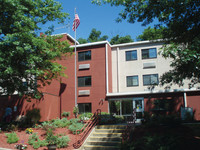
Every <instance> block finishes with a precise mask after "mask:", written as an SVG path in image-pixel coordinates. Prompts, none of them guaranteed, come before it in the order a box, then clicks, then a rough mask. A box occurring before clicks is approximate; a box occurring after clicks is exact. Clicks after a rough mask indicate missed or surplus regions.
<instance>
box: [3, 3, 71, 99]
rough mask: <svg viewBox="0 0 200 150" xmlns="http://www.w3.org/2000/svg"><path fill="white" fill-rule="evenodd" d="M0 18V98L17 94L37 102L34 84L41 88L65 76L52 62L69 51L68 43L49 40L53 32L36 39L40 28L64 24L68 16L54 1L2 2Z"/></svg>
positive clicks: (51, 38)
mask: <svg viewBox="0 0 200 150" xmlns="http://www.w3.org/2000/svg"><path fill="white" fill-rule="evenodd" d="M0 16H1V17H0V22H1V24H0V35H1V36H0V70H1V71H0V78H1V82H0V87H2V90H1V93H0V94H1V95H2V94H5V93H6V94H13V93H14V92H15V91H18V92H19V94H20V95H24V94H25V95H27V96H35V97H36V98H40V96H41V95H40V94H39V93H40V92H39V91H38V88H37V87H39V86H40V85H39V84H36V83H37V81H39V82H40V83H41V85H43V86H44V85H46V84H49V83H50V82H51V81H52V79H55V78H57V77H58V76H65V74H64V69H65V68H64V67H63V66H62V65H60V64H58V63H57V62H56V61H55V60H56V59H58V58H61V56H63V55H64V54H66V53H68V52H70V51H71V50H70V48H69V44H68V43H67V41H63V42H61V41H58V40H56V39H59V38H61V36H50V33H51V31H52V28H49V30H48V32H46V33H45V34H46V35H47V36H38V33H39V32H40V30H41V28H40V26H42V25H44V24H46V23H50V22H51V21H58V23H64V21H65V19H66V17H67V16H68V14H67V13H64V12H62V6H61V4H60V3H58V2H56V1H54V0H37V1H35V0H29V1H28V0H26V1H23V0H12V1H10V0H3V1H1V5H0ZM50 30H51V31H50ZM22 80H24V81H26V82H22Z"/></svg>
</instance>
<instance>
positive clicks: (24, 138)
mask: <svg viewBox="0 0 200 150" xmlns="http://www.w3.org/2000/svg"><path fill="white" fill-rule="evenodd" d="M35 132H37V133H38V135H39V138H40V139H41V140H42V139H44V136H45V131H44V130H42V129H39V128H38V129H34V128H33V133H35ZM5 133H8V132H3V131H2V132H1V133H0V147H1V148H9V149H15V145H16V144H17V143H14V144H8V143H7V138H6V135H5ZM9 133H10V132H9ZM15 133H16V134H17V135H18V137H19V141H18V143H21V142H24V144H26V145H28V138H29V136H30V134H27V133H26V132H25V130H18V131H15ZM54 133H55V134H65V135H68V136H69V138H70V142H69V143H68V147H66V148H60V149H59V150H73V149H74V148H73V143H74V142H75V141H76V135H73V134H72V133H71V132H70V131H69V130H68V129H66V128H57V129H56V130H55V131H54ZM27 150H34V148H33V147H32V146H30V145H28V148H27ZM38 150H47V147H40V148H39V149H38Z"/></svg>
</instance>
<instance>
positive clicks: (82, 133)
mask: <svg viewBox="0 0 200 150" xmlns="http://www.w3.org/2000/svg"><path fill="white" fill-rule="evenodd" d="M100 115H101V110H100V109H97V111H96V112H95V113H94V115H93V116H92V117H91V118H90V119H89V120H88V121H87V122H86V123H85V125H84V126H83V128H82V129H81V130H76V135H77V138H76V142H75V143H74V144H73V147H74V148H75V149H78V148H80V147H81V145H82V144H83V142H84V141H85V139H86V138H87V136H88V134H89V133H90V132H91V130H92V129H93V128H94V127H95V126H96V125H97V124H98V123H99V119H100Z"/></svg>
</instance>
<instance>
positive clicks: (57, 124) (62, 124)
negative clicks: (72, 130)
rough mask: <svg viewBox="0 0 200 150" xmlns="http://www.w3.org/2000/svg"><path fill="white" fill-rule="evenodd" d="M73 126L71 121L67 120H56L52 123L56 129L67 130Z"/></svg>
mask: <svg viewBox="0 0 200 150" xmlns="http://www.w3.org/2000/svg"><path fill="white" fill-rule="evenodd" d="M70 124H71V122H70V120H67V118H63V119H59V118H58V119H54V120H53V121H52V125H53V126H54V127H56V128H65V127H68V126H69V125H70Z"/></svg>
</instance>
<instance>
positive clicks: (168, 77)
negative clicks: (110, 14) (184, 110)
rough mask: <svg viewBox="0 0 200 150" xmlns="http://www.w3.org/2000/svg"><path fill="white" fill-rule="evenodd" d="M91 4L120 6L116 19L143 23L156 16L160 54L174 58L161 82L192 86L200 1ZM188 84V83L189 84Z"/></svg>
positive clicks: (196, 73)
mask: <svg viewBox="0 0 200 150" xmlns="http://www.w3.org/2000/svg"><path fill="white" fill-rule="evenodd" d="M92 2H93V3H98V4H100V3H102V2H103V3H109V4H111V5H114V6H119V5H121V6H123V7H124V10H123V11H122V12H121V13H120V14H119V18H118V19H117V21H121V20H122V19H126V20H127V21H128V22H130V23H134V22H135V21H138V22H142V25H144V26H146V25H148V24H150V23H152V22H153V21H154V19H155V18H156V19H157V20H158V23H157V24H156V25H155V27H156V28H158V29H159V27H160V26H164V27H165V29H164V30H163V31H162V36H163V39H164V42H165V43H166V44H171V45H165V47H164V49H163V52H162V55H163V56H164V57H166V58H167V57H170V58H172V59H173V61H172V63H171V66H172V67H173V69H172V70H170V71H169V72H167V73H165V74H164V75H163V76H162V77H161V82H162V84H165V83H177V84H179V85H182V84H183V80H184V79H190V80H191V85H193V84H195V83H199V82H200V80H199V79H200V11H199V10H200V3H199V1H197V0H171V1H168V0H143V1H140V0H118V1H115V0H93V1H92ZM191 85H190V86H191Z"/></svg>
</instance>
